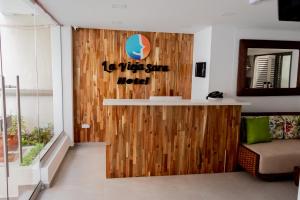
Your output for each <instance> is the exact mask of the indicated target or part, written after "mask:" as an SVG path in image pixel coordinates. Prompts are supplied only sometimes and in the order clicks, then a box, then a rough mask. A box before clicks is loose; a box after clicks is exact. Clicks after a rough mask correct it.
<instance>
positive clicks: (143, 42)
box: [125, 34, 150, 60]
mask: <svg viewBox="0 0 300 200" xmlns="http://www.w3.org/2000/svg"><path fill="white" fill-rule="evenodd" d="M125 49H126V53H127V55H128V56H129V57H130V58H132V59H134V60H143V59H145V58H146V57H147V56H148V55H149V53H150V42H149V40H148V38H146V37H145V36H143V35H142V34H135V35H132V36H130V37H129V38H128V39H127V41H126V45H125Z"/></svg>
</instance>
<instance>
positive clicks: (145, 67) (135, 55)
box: [102, 34, 169, 85]
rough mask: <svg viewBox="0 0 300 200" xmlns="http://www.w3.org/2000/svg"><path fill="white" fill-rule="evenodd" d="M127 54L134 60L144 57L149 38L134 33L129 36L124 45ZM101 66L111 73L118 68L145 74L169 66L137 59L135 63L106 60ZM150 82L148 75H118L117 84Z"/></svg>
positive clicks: (163, 69) (146, 54)
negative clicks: (142, 77)
mask: <svg viewBox="0 0 300 200" xmlns="http://www.w3.org/2000/svg"><path fill="white" fill-rule="evenodd" d="M125 49H126V53H127V55H128V56H129V57H130V58H132V59H134V60H142V59H145V58H146V57H147V56H148V55H149V53H150V42H149V40H148V39H147V38H146V37H145V36H143V35H141V34H135V35H132V36H130V37H129V38H128V39H127V41H126V45H125ZM102 67H103V70H104V71H105V72H108V73H112V72H114V71H115V70H117V69H118V68H119V70H120V71H121V72H125V71H126V70H128V71H131V72H132V73H136V72H138V71H143V72H145V73H146V74H149V73H151V72H167V71H169V67H168V66H167V65H153V64H142V63H139V62H138V61H137V62H135V63H131V62H127V63H119V64H115V63H108V62H107V61H104V62H102ZM149 82H150V77H146V78H145V79H140V78H126V77H119V78H118V81H117V84H144V85H147V84H148V83H149Z"/></svg>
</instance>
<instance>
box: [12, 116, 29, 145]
mask: <svg viewBox="0 0 300 200" xmlns="http://www.w3.org/2000/svg"><path fill="white" fill-rule="evenodd" d="M7 124H8V128H7V145H8V150H9V151H15V150H17V149H18V120H17V116H16V115H13V116H10V119H9V120H8V123H7ZM21 131H22V135H23V134H25V133H26V131H27V128H26V125H25V121H24V120H23V119H21Z"/></svg>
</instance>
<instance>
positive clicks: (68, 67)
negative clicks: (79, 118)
mask: <svg viewBox="0 0 300 200" xmlns="http://www.w3.org/2000/svg"><path fill="white" fill-rule="evenodd" d="M61 38H62V76H63V116H64V117H63V120H64V131H65V133H66V134H67V135H68V136H69V138H70V140H71V145H72V146H73V145H74V131H73V53H72V52H73V46H72V27H70V26H65V27H62V28H61Z"/></svg>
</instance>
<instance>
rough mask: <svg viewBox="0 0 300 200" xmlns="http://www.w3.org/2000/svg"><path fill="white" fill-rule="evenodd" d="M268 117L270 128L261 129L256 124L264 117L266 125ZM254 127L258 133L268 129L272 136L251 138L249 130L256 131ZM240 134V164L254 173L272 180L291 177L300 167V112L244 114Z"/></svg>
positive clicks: (256, 175)
mask: <svg viewBox="0 0 300 200" xmlns="http://www.w3.org/2000/svg"><path fill="white" fill-rule="evenodd" d="M266 117H267V119H268V124H267V126H268V127H267V128H268V130H264V131H261V130H260V129H257V127H255V123H252V121H255V120H256V121H262V119H263V118H264V120H265V122H264V124H266V123H267V122H266V120H267V119H266ZM251 123H252V124H251ZM261 124H263V123H261ZM261 124H258V125H257V126H262V125H261ZM251 126H252V127H254V128H253V130H254V131H256V132H257V133H258V134H257V135H259V134H260V132H266V131H268V132H269V135H270V138H267V139H266V138H264V140H261V141H254V140H251V139H253V138H251V137H250V136H249V133H248V132H247V131H249V132H250V131H252V132H253V130H251V129H250V128H251ZM249 127H250V128H249ZM263 127H265V128H266V126H265V125H263V126H262V128H261V129H263ZM240 136H241V137H240V138H241V142H240V145H239V153H238V164H239V166H240V167H241V168H242V169H243V170H245V171H247V172H249V173H250V174H251V175H253V176H255V177H259V178H261V179H264V180H268V181H275V180H282V179H290V178H292V177H293V173H294V168H295V167H296V166H300V113H296V112H293V113H243V114H242V119H241V135H240ZM259 137H260V136H259ZM247 139H248V140H251V141H250V142H249V141H247Z"/></svg>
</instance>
